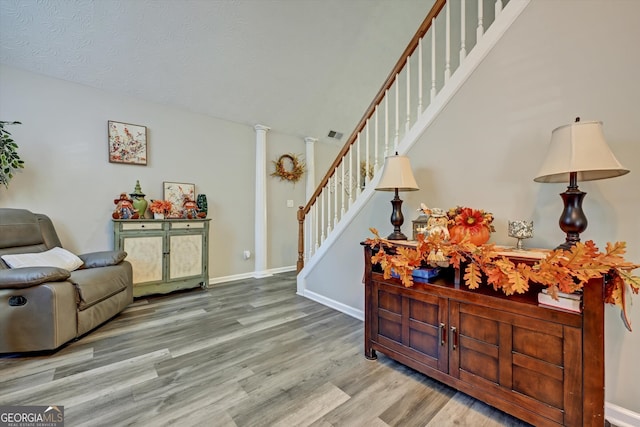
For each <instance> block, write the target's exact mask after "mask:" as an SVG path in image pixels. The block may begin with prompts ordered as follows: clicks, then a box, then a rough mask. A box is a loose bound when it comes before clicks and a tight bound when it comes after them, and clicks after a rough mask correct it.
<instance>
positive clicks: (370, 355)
mask: <svg viewBox="0 0 640 427" xmlns="http://www.w3.org/2000/svg"><path fill="white" fill-rule="evenodd" d="M364 357H366V358H367V359H368V360H376V359H378V355H377V354H376V351H375V350H374V349H372V348H371V346H368V345H366V346H365V348H364Z"/></svg>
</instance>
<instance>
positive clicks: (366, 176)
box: [363, 119, 371, 187]
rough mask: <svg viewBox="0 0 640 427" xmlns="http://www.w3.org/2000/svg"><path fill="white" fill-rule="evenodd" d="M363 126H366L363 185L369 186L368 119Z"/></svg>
mask: <svg viewBox="0 0 640 427" xmlns="http://www.w3.org/2000/svg"><path fill="white" fill-rule="evenodd" d="M365 126H366V127H367V133H366V136H365V140H366V145H365V155H364V178H363V180H364V185H365V187H367V186H369V181H370V180H371V178H369V173H368V172H369V162H370V160H369V159H370V158H371V156H370V155H369V144H370V142H369V119H367V123H366V124H365Z"/></svg>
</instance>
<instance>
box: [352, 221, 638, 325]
mask: <svg viewBox="0 0 640 427" xmlns="http://www.w3.org/2000/svg"><path fill="white" fill-rule="evenodd" d="M370 231H371V232H372V233H373V234H374V235H375V238H373V239H367V240H366V241H365V243H366V244H368V245H369V246H371V247H372V248H375V249H377V251H376V253H375V254H374V255H373V256H372V257H371V262H372V263H374V264H380V266H381V268H382V270H383V273H384V278H385V279H389V278H390V277H391V272H392V271H393V272H394V273H396V274H398V276H399V277H400V280H401V281H402V284H403V285H404V286H406V287H410V286H412V285H413V276H412V273H413V270H415V269H416V268H419V267H420V266H423V265H425V264H426V265H430V266H436V265H451V266H453V267H455V268H460V265H461V263H463V264H466V266H464V276H463V278H464V281H465V284H466V285H467V286H468V287H469V289H477V288H478V287H479V286H480V285H481V284H482V279H483V275H484V278H485V279H486V283H487V284H489V285H492V286H493V288H494V289H495V290H501V291H502V292H504V293H505V295H512V294H514V293H525V292H526V291H527V290H528V289H529V283H530V282H535V283H539V284H541V285H543V286H546V287H548V289H549V292H550V294H551V295H552V296H553V297H554V298H557V293H558V291H560V292H566V293H574V292H576V291H580V290H581V289H582V287H583V286H584V285H585V284H586V283H587V281H589V279H593V278H602V277H605V279H606V280H605V296H604V302H605V303H608V304H613V305H616V306H618V307H620V309H621V317H622V320H623V322H624V324H625V326H626V327H627V329H629V330H631V325H630V322H629V319H628V317H627V312H626V304H625V298H626V295H625V294H626V287H627V286H629V288H630V289H631V291H632V292H633V293H634V294H637V293H638V291H640V277H638V276H634V275H633V274H632V271H633V270H635V269H636V268H639V267H640V264H634V263H631V262H628V261H626V260H625V259H624V257H623V255H624V254H625V252H626V243H625V242H616V243H614V244H612V243H607V247H606V250H605V251H604V252H600V251H599V249H598V248H597V247H596V245H595V244H594V242H593V241H591V240H589V241H587V242H585V243H580V242H578V243H577V244H576V245H575V246H574V247H572V248H571V250H569V251H564V250H561V249H558V250H553V251H551V252H549V254H548V255H547V257H546V258H543V259H541V260H539V261H538V262H536V263H535V264H533V265H527V264H524V263H518V264H515V263H514V262H513V261H511V260H510V259H509V258H507V257H505V256H503V255H499V254H498V251H497V249H496V247H495V245H493V244H484V245H480V246H476V245H474V244H473V243H471V242H470V241H469V239H468V238H464V239H462V241H459V242H453V243H450V242H446V241H445V240H444V239H443V238H442V236H441V235H440V234H432V235H430V236H428V237H425V236H424V235H422V234H420V235H418V238H417V239H418V241H417V245H416V247H415V249H414V248H412V247H402V246H396V245H395V244H394V243H392V242H391V241H388V240H386V239H382V238H381V237H380V236H379V234H378V230H376V229H375V228H371V229H370ZM392 247H393V248H394V251H393V252H394V253H387V251H385V248H392Z"/></svg>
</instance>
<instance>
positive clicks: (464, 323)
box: [458, 312, 499, 345]
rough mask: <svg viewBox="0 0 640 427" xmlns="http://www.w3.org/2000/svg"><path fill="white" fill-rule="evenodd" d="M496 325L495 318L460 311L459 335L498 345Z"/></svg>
mask: <svg viewBox="0 0 640 427" xmlns="http://www.w3.org/2000/svg"><path fill="white" fill-rule="evenodd" d="M498 325H499V323H498V322H496V321H495V320H491V319H485V318H482V317H479V316H474V315H472V314H468V313H464V312H461V313H460V327H459V328H458V329H459V331H460V336H465V337H469V338H473V339H476V340H478V341H482V342H486V343H489V344H492V345H498V343H499V339H498Z"/></svg>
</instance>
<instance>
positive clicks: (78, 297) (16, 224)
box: [0, 208, 133, 353]
mask: <svg viewBox="0 0 640 427" xmlns="http://www.w3.org/2000/svg"><path fill="white" fill-rule="evenodd" d="M54 247H60V248H61V247H62V245H61V243H60V239H59V238H58V235H57V233H56V231H55V228H54V227H53V224H52V222H51V220H50V219H49V218H48V217H47V216H46V215H42V214H34V213H32V212H30V211H28V210H24V209H8V208H0V257H1V256H3V255H7V254H32V253H40V252H44V251H47V250H49V249H52V248H54ZM126 255H127V254H126V252H124V251H104V252H93V253H88V254H83V255H78V257H79V258H80V259H81V260H82V262H83V264H82V266H81V267H80V268H78V269H77V270H74V271H68V270H65V269H63V268H58V267H38V266H34V267H20V268H9V266H8V265H7V264H6V263H5V262H4V261H3V260H2V258H0V353H14V352H28V351H41V350H53V349H56V348H58V347H60V346H61V345H63V344H64V343H66V342H68V341H69V340H72V339H74V338H77V337H80V336H81V335H84V334H85V333H87V332H89V331H90V330H92V329H94V328H95V327H97V326H98V325H100V324H102V323H104V322H105V321H107V320H109V319H110V318H112V317H113V316H115V315H116V314H118V313H120V312H121V311H122V310H124V309H125V308H126V307H127V306H128V305H129V304H131V302H133V275H132V270H131V264H130V263H129V262H127V261H125V257H126Z"/></svg>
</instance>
